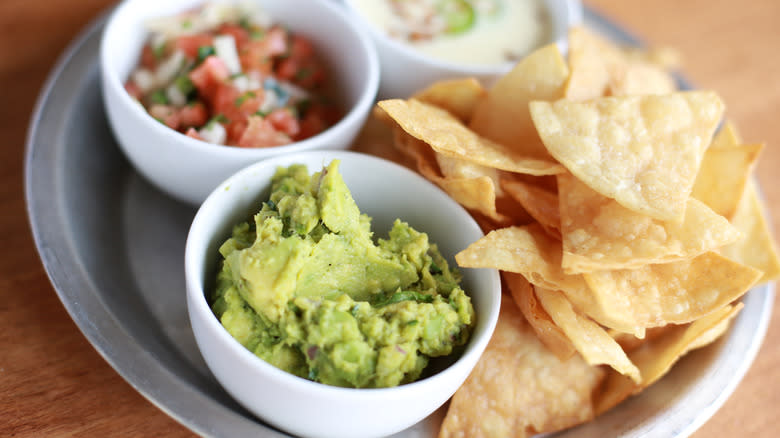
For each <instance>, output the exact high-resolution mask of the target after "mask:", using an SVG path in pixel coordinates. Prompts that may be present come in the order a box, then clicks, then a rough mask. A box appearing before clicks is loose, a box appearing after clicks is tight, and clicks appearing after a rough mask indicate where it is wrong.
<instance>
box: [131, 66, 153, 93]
mask: <svg viewBox="0 0 780 438" xmlns="http://www.w3.org/2000/svg"><path fill="white" fill-rule="evenodd" d="M133 82H135V84H136V85H138V89H140V90H141V93H143V94H146V93H148V92H150V91H152V90H153V89H154V88H155V87H156V86H157V78H156V77H155V75H154V73H152V72H151V71H150V70H149V69H146V68H139V69H138V70H136V71H135V72H134V73H133Z"/></svg>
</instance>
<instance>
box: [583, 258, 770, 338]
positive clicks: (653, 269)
mask: <svg viewBox="0 0 780 438" xmlns="http://www.w3.org/2000/svg"><path fill="white" fill-rule="evenodd" d="M583 276H584V277H585V281H586V282H587V284H588V286H589V287H590V291H591V293H592V294H593V296H594V297H595V301H596V303H597V305H598V308H597V309H588V312H587V313H588V314H589V315H595V316H593V318H594V319H595V320H596V321H598V322H599V323H601V324H603V325H605V326H607V327H610V328H614V329H616V330H620V331H624V332H628V333H630V332H631V330H633V328H635V327H645V328H648V327H658V326H662V325H666V324H670V323H671V324H684V323H688V322H691V321H693V320H696V319H698V318H701V317H703V316H705V315H707V314H709V313H711V312H714V311H715V310H717V309H719V308H721V307H723V306H725V305H727V304H728V303H730V302H732V301H734V300H736V299H737V298H739V297H741V296H742V295H743V294H744V293H745V292H747V291H748V289H750V288H751V287H752V286H753V285H754V284H755V283H756V281H758V279H759V278H760V277H761V271H758V270H757V269H753V268H751V267H749V266H745V265H742V264H739V263H736V262H734V261H732V260H730V259H728V258H726V257H723V256H721V255H719V254H717V253H714V252H708V253H705V254H702V255H700V256H698V257H695V258H693V259H686V260H681V261H677V262H672V263H664V264H657V265H647V266H644V267H642V268H639V269H634V270H618V271H602V272H593V273H590V274H583Z"/></svg>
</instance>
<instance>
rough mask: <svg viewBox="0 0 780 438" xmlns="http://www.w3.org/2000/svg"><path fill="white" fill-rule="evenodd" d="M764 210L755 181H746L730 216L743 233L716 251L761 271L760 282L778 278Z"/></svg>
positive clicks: (779, 264)
mask: <svg viewBox="0 0 780 438" xmlns="http://www.w3.org/2000/svg"><path fill="white" fill-rule="evenodd" d="M765 212H766V208H765V207H764V205H763V202H762V201H761V198H760V197H759V194H758V189H757V188H756V184H755V183H754V182H753V181H752V180H750V181H748V183H747V186H746V187H745V194H744V196H743V197H742V200H741V201H740V202H739V205H738V206H737V211H736V212H735V213H734V217H733V218H732V219H731V223H732V224H734V226H735V227H737V229H738V230H740V231H741V232H742V235H743V236H744V237H743V238H742V239H741V240H739V241H737V242H736V243H733V244H731V245H728V246H725V247H723V248H721V251H720V253H721V254H723V255H724V256H726V257H728V258H730V259H732V260H735V261H737V262H739V263H743V264H745V265H748V266H752V267H754V268H756V269H759V270H761V271H763V275H762V276H761V279H760V280H759V282H760V283H764V282H767V281H773V280H777V279H779V278H780V259H779V258H778V254H777V246H776V245H775V242H774V239H773V238H772V233H771V231H770V229H769V225H768V224H767V217H766V213H765Z"/></svg>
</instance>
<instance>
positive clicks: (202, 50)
mask: <svg viewBox="0 0 780 438" xmlns="http://www.w3.org/2000/svg"><path fill="white" fill-rule="evenodd" d="M216 53H217V51H216V50H214V47H213V46H200V47H198V64H200V63H201V62H203V60H204V59H206V58H208V57H209V56H211V55H215V54H216Z"/></svg>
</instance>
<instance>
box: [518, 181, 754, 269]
mask: <svg viewBox="0 0 780 438" xmlns="http://www.w3.org/2000/svg"><path fill="white" fill-rule="evenodd" d="M558 188H559V190H560V215H561V236H562V238H563V259H562V260H561V264H562V266H563V269H564V271H565V272H567V273H569V274H576V273H583V272H592V271H601V270H610V269H632V268H638V267H641V266H643V265H647V264H649V263H665V262H670V261H675V260H680V259H683V258H689V257H694V256H697V255H699V254H702V253H704V252H707V251H712V250H714V249H717V248H720V247H722V246H724V245H726V244H729V243H733V242H736V241H737V239H739V238H740V232H739V231H738V230H737V229H736V228H735V227H733V226H732V225H731V224H730V223H729V222H728V221H727V220H726V219H725V218H723V217H721V216H719V215H718V214H715V213H714V212H713V211H712V210H710V209H709V208H708V207H707V206H706V205H704V204H702V203H701V202H699V201H697V200H695V199H689V200H688V203H687V208H686V209H685V216H684V218H683V221H682V222H676V221H661V220H658V219H653V218H651V217H649V216H645V215H643V214H641V213H637V212H635V211H632V210H629V209H627V208H625V207H623V206H622V205H620V204H618V203H617V201H615V200H613V199H610V198H607V197H605V196H602V195H601V194H599V193H597V192H596V191H594V190H593V189H591V188H590V187H588V186H586V185H585V184H584V183H582V182H580V181H579V180H578V179H577V178H575V177H574V176H572V175H571V174H562V175H559V176H558ZM529 211H530V210H529Z"/></svg>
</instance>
